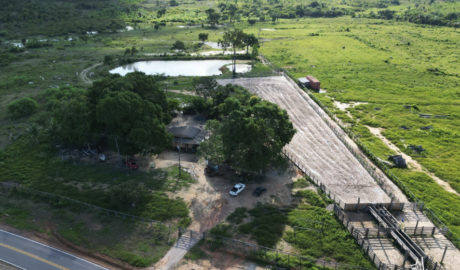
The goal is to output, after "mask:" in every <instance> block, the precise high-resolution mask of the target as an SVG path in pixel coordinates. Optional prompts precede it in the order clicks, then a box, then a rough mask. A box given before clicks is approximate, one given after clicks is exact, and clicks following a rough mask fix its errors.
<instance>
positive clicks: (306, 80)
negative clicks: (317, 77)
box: [298, 77, 310, 83]
mask: <svg viewBox="0 0 460 270" xmlns="http://www.w3.org/2000/svg"><path fill="white" fill-rule="evenodd" d="M298 80H299V82H301V83H309V82H310V81H309V80H308V79H307V78H303V77H302V78H299V79H298Z"/></svg>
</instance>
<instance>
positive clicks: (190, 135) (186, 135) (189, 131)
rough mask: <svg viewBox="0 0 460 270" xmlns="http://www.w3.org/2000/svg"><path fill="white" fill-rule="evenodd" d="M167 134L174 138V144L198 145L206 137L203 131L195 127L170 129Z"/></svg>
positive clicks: (205, 132) (206, 133)
mask: <svg viewBox="0 0 460 270" xmlns="http://www.w3.org/2000/svg"><path fill="white" fill-rule="evenodd" d="M168 132H169V133H171V134H172V135H173V136H174V143H183V144H184V143H186V144H200V143H201V142H202V141H204V139H205V138H206V135H208V132H207V131H206V130H204V129H201V128H197V127H189V126H182V127H171V128H168Z"/></svg>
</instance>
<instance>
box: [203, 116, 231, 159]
mask: <svg viewBox="0 0 460 270" xmlns="http://www.w3.org/2000/svg"><path fill="white" fill-rule="evenodd" d="M204 129H205V130H206V131H208V138H207V139H206V140H204V141H203V142H201V143H200V147H198V155H200V156H202V157H203V158H205V159H207V160H212V161H213V162H215V163H216V164H222V162H223V161H224V160H225V153H224V146H223V143H222V124H221V123H220V122H219V121H217V120H208V122H207V123H206V126H205V128H204Z"/></svg>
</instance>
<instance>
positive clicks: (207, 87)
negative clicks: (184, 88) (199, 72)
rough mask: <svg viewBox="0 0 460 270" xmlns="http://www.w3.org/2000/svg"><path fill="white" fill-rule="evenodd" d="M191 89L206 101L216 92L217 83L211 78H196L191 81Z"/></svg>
mask: <svg viewBox="0 0 460 270" xmlns="http://www.w3.org/2000/svg"><path fill="white" fill-rule="evenodd" d="M192 85H193V88H195V91H196V93H197V94H198V95H200V96H203V98H204V100H205V101H206V100H207V99H208V98H209V97H211V96H212V94H213V92H214V91H215V90H216V88H217V86H218V83H217V81H216V80H215V79H214V78H213V77H198V78H194V79H193V81H192Z"/></svg>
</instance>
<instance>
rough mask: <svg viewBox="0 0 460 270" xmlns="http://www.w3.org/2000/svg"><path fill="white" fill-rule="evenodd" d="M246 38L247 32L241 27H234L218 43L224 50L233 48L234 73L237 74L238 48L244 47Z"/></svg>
mask: <svg viewBox="0 0 460 270" xmlns="http://www.w3.org/2000/svg"><path fill="white" fill-rule="evenodd" d="M244 38H245V34H244V33H243V30H241V29H236V28H235V29H233V30H229V31H227V32H225V33H224V36H223V38H222V39H219V42H218V44H219V45H220V46H221V47H222V49H223V50H224V51H226V50H227V49H228V48H233V70H232V72H233V74H236V49H237V48H241V49H242V48H244V46H245V44H244Z"/></svg>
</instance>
